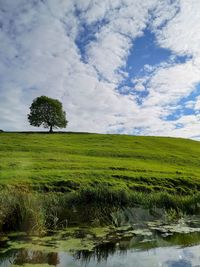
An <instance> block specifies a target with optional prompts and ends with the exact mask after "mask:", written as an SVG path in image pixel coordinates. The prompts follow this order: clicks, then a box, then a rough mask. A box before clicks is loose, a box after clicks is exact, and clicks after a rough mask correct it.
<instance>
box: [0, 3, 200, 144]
mask: <svg viewBox="0 0 200 267" xmlns="http://www.w3.org/2000/svg"><path fill="white" fill-rule="evenodd" d="M199 22H200V1H199V0H190V1H188V0H144V1H141V0H56V1H55V0H6V1H5V0H0V129H4V130H31V129H34V128H31V127H30V126H29V125H28V122H27V119H26V118H27V113H28V112H29V106H30V105H31V102H32V100H33V99H34V98H35V97H37V96H41V95H47V96H49V97H53V98H57V99H59V100H60V101H62V103H63V105H64V109H65V110H66V113H67V117H68V120H69V124H68V130H70V131H87V132H99V133H125V134H139V135H164V136H180V137H189V138H194V139H199V138H200V27H199Z"/></svg>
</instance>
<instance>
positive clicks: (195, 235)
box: [0, 220, 200, 267]
mask: <svg viewBox="0 0 200 267" xmlns="http://www.w3.org/2000/svg"><path fill="white" fill-rule="evenodd" d="M147 226H148V227H147ZM197 226H199V223H198V224H197V222H196V223H194V221H192V220H190V222H189V223H188V222H185V221H181V223H180V222H178V223H176V224H172V225H167V224H161V223H158V222H150V223H149V224H147V225H146V226H144V225H143V226H142V227H140V228H137V227H136V226H134V227H133V226H132V227H130V226H128V227H121V228H117V229H116V228H115V229H114V228H112V229H100V228H95V229H91V228H87V227H82V228H80V227H79V228H73V229H67V230H66V231H64V230H62V231H57V232H54V233H51V234H49V235H46V236H43V237H36V236H26V235H25V234H23V233H18V234H17V233H15V234H12V235H9V236H6V237H5V236H4V237H1V238H0V267H17V266H18V267H19V266H24V267H28V266H29V267H31V266H35V267H39V266H44V267H46V266H58V267H83V266H84V267H134V266H135V267H200V228H199V227H197Z"/></svg>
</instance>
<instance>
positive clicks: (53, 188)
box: [0, 133, 200, 232]
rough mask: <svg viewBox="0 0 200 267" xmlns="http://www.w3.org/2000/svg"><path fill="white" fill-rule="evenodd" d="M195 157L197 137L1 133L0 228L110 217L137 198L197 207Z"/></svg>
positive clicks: (170, 206) (146, 203) (199, 153)
mask: <svg viewBox="0 0 200 267" xmlns="http://www.w3.org/2000/svg"><path fill="white" fill-rule="evenodd" d="M199 159H200V143H199V142H197V141H192V140H188V139H181V138H168V137H143V136H126V135H100V134H87V133H85V134H79V133H54V134H46V133H0V231H7V230H15V229H20V230H27V231H39V232H42V231H44V230H45V229H51V228H56V227H60V226H64V225H65V224H66V223H68V222H70V223H71V224H73V223H76V222H83V223H86V222H90V223H92V222H94V221H95V220H96V219H97V217H98V218H100V223H105V224H106V223H112V222H111V219H112V218H110V217H109V216H110V214H111V211H112V210H113V209H115V208H116V207H117V208H123V207H129V206H137V205H141V206H143V207H145V208H148V209H153V208H155V207H156V208H165V209H167V210H169V211H170V210H175V211H176V212H177V213H179V212H180V211H181V212H185V213H190V214H192V213H197V212H199V211H200V193H199V189H200V168H199V163H200V161H199ZM83 212H84V214H83ZM86 213H87V214H86ZM84 220H86V221H84Z"/></svg>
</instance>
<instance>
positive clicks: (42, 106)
mask: <svg viewBox="0 0 200 267" xmlns="http://www.w3.org/2000/svg"><path fill="white" fill-rule="evenodd" d="M28 120H29V122H30V124H31V125H32V126H37V127H39V126H41V125H42V126H43V127H44V128H50V132H52V130H53V128H65V127H66V126H67V120H66V114H65V111H63V109H62V104H61V103H60V101H58V100H57V99H52V98H49V97H47V96H40V97H37V98H36V99H34V100H33V103H32V105H31V107H30V114H28Z"/></svg>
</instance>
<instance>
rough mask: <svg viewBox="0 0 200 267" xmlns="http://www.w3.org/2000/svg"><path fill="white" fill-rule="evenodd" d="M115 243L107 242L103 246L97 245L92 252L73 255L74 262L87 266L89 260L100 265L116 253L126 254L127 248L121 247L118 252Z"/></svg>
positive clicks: (83, 251) (80, 252) (79, 252)
mask: <svg viewBox="0 0 200 267" xmlns="http://www.w3.org/2000/svg"><path fill="white" fill-rule="evenodd" d="M118 248H119V247H118V246H116V242H109V243H105V244H101V245H98V246H97V247H96V248H95V249H94V250H93V251H88V250H82V251H78V252H76V253H75V254H74V258H75V260H80V261H81V263H82V264H85V265H87V264H88V263H89V262H90V261H91V260H94V261H96V262H97V263H100V262H102V261H107V259H108V257H109V256H112V255H113V254H114V253H116V251H118V252H119V253H120V254H123V255H124V254H125V253H126V252H127V247H126V248H125V247H123V246H122V247H121V246H120V249H119V250H118Z"/></svg>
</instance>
